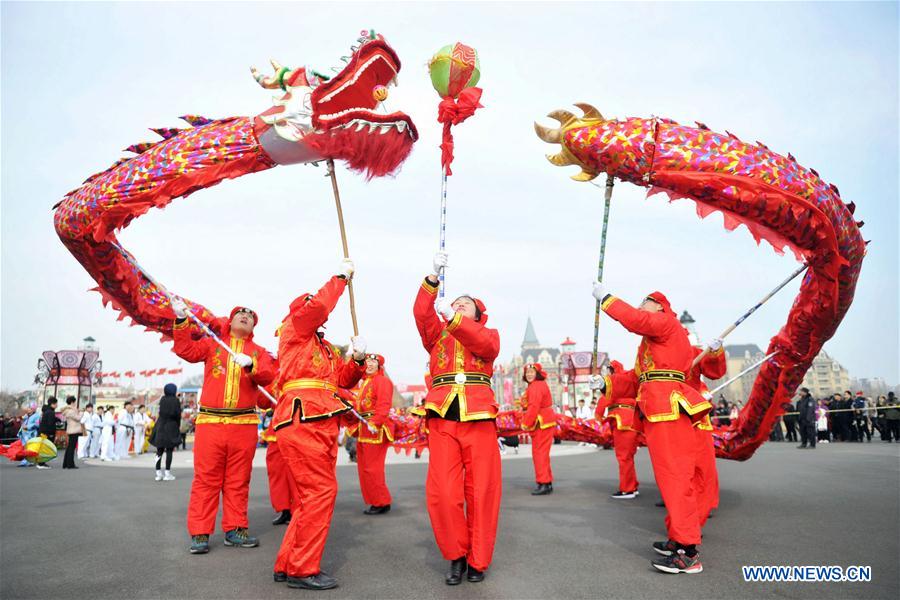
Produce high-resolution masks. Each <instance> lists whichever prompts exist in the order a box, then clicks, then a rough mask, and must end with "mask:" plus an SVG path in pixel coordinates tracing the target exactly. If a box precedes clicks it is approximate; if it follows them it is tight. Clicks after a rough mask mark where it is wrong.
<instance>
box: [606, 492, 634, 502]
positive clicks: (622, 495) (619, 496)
mask: <svg viewBox="0 0 900 600" xmlns="http://www.w3.org/2000/svg"><path fill="white" fill-rule="evenodd" d="M636 497H637V492H622V491H618V492H616V493H615V494H612V495H611V496H610V498H612V499H614V500H630V499H631V498H636Z"/></svg>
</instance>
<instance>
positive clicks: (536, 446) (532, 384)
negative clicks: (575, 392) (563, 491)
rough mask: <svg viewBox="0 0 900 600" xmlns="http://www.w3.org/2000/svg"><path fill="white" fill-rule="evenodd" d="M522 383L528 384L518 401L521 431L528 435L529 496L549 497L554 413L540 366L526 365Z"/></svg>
mask: <svg viewBox="0 0 900 600" xmlns="http://www.w3.org/2000/svg"><path fill="white" fill-rule="evenodd" d="M522 379H523V380H524V381H525V382H526V383H527V384H528V388H527V389H526V390H525V394H524V396H523V397H522V404H523V408H524V409H525V415H524V416H523V417H522V429H524V430H525V431H529V432H531V460H532V462H533V463H534V481H535V483H536V484H537V487H535V488H534V489H533V490H532V491H531V495H532V496H545V495H547V494H552V493H553V471H552V470H551V469H550V448H552V447H553V432H554V431H556V413H554V412H553V397H552V396H551V395H550V387H549V386H548V385H547V382H546V381H545V379H547V374H546V373H544V369H543V367H541V363H529V364H527V365H525V366H524V367H523V369H522Z"/></svg>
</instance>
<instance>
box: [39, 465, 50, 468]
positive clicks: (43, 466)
mask: <svg viewBox="0 0 900 600" xmlns="http://www.w3.org/2000/svg"><path fill="white" fill-rule="evenodd" d="M37 468H38V469H49V468H50V465H37Z"/></svg>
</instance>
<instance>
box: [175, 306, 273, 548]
mask: <svg viewBox="0 0 900 600" xmlns="http://www.w3.org/2000/svg"><path fill="white" fill-rule="evenodd" d="M232 314H234V313H232ZM255 318H256V316H255V315H254V320H255ZM213 329H214V330H215V329H216V327H213ZM191 330H192V328H191V327H190V326H189V324H188V321H187V320H186V319H183V320H180V321H176V322H175V327H174V330H173V332H172V337H173V338H174V339H175V346H174V348H173V350H174V351H175V354H177V355H178V356H179V357H180V358H182V359H183V360H185V361H187V362H189V363H198V362H203V363H204V365H203V390H202V392H201V395H200V409H199V414H198V415H197V419H196V421H195V422H194V425H195V428H194V481H193V483H192V484H191V498H190V501H189V502H188V514H187V527H188V533H189V534H190V535H191V536H195V535H209V534H212V533H213V531H214V530H215V526H216V513H218V511H219V496H220V495H221V497H222V530H223V531H231V530H233V529H236V528H246V527H247V526H248V525H249V521H248V518H247V498H248V496H249V493H250V475H251V473H252V472H253V455H254V454H255V453H256V443H257V441H258V440H257V438H258V434H257V426H258V425H259V417H258V416H257V414H256V407H257V406H259V407H260V408H263V409H266V408H269V407H271V403H270V402H269V401H268V400H267V399H266V398H265V396H263V395H262V394H260V393H259V387H258V386H265V385H268V384H269V383H271V382H272V380H273V379H274V378H275V373H276V367H275V359H274V358H272V355H270V354H269V353H268V352H267V351H266V349H265V348H263V347H262V346H260V345H258V344H256V343H254V341H253V335H252V334H251V335H249V336H248V337H246V338H238V337H235V336H233V335H231V333H230V319H219V325H218V330H219V331H220V332H224V334H222V335H221V336H220V337H221V339H222V341H223V342H225V343H226V344H228V346H229V347H230V348H231V349H232V350H233V351H234V352H236V353H242V354H246V355H248V356H250V357H251V358H252V359H253V365H251V367H249V368H247V369H242V368H241V366H240V365H238V364H237V363H236V362H234V360H233V359H232V358H231V356H230V355H229V354H228V353H227V352H225V350H224V349H223V348H222V347H221V346H219V345H218V344H217V343H216V342H215V341H213V339H212V338H209V337H202V338H200V339H198V340H194V339H193V338H192V336H191Z"/></svg>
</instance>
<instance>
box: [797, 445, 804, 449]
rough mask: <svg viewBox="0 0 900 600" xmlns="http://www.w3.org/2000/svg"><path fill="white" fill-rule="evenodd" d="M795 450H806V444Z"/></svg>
mask: <svg viewBox="0 0 900 600" xmlns="http://www.w3.org/2000/svg"><path fill="white" fill-rule="evenodd" d="M797 450H806V444H803V445H801V446H797Z"/></svg>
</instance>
